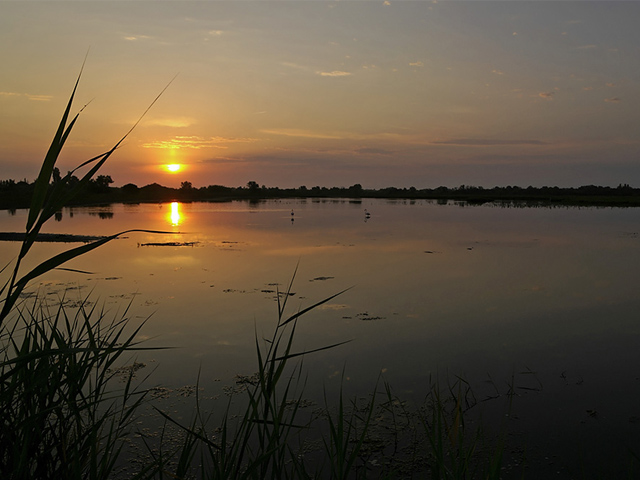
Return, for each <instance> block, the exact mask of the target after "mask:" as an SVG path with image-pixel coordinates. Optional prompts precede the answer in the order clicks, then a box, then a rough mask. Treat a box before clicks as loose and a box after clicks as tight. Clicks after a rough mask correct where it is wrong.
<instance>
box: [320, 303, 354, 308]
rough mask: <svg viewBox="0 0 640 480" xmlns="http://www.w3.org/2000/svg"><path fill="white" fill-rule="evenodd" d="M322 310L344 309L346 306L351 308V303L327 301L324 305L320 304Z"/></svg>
mask: <svg viewBox="0 0 640 480" xmlns="http://www.w3.org/2000/svg"><path fill="white" fill-rule="evenodd" d="M318 308H319V309H320V310H344V309H345V308H350V307H349V305H344V304H338V303H326V304H324V305H320V306H319V307H318Z"/></svg>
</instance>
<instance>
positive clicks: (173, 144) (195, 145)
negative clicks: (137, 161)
mask: <svg viewBox="0 0 640 480" xmlns="http://www.w3.org/2000/svg"><path fill="white" fill-rule="evenodd" d="M255 141H257V139H255V138H233V137H229V138H226V137H207V138H203V137H198V136H195V135H191V136H186V135H179V136H175V137H173V138H172V139H171V140H157V141H154V142H149V143H145V144H143V145H142V147H143V148H162V149H172V150H178V149H183V148H189V149H192V150H199V149H201V148H229V147H226V146H222V145H221V144H225V143H251V142H255Z"/></svg>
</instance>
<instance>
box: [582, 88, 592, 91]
mask: <svg viewBox="0 0 640 480" xmlns="http://www.w3.org/2000/svg"><path fill="white" fill-rule="evenodd" d="M582 90H584V91H585V92H588V91H589V90H593V87H582Z"/></svg>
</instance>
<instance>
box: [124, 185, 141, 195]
mask: <svg viewBox="0 0 640 480" xmlns="http://www.w3.org/2000/svg"><path fill="white" fill-rule="evenodd" d="M120 189H121V190H122V193H124V194H125V195H135V194H137V193H138V192H139V191H140V189H139V188H138V186H137V185H136V184H135V183H127V184H126V185H123V186H122V187H121V188H120Z"/></svg>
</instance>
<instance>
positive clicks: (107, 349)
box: [0, 64, 164, 480]
mask: <svg viewBox="0 0 640 480" xmlns="http://www.w3.org/2000/svg"><path fill="white" fill-rule="evenodd" d="M83 68H84V64H83ZM81 75H82V69H81V71H80V73H79V74H78V77H77V79H76V83H75V85H74V88H73V91H72V93H71V96H70V98H69V101H68V102H67V106H66V108H65V111H64V114H63V116H62V119H61V120H60V123H59V125H58V128H57V130H56V133H55V135H54V138H53V140H52V142H51V145H50V147H49V149H48V151H47V153H46V155H45V158H44V160H43V162H42V165H41V168H40V173H39V175H38V178H37V180H36V182H35V189H34V193H33V197H32V202H31V207H30V208H29V211H28V218H27V223H26V225H25V236H24V240H23V242H22V244H21V247H20V251H19V253H18V255H17V257H16V259H15V261H14V262H13V266H11V264H8V265H5V266H4V267H3V268H2V270H0V274H3V275H6V276H7V278H6V279H5V280H4V281H3V283H2V286H1V287H0V297H1V298H0V303H1V304H2V308H1V310H0V445H1V446H2V448H0V476H1V477H2V478H3V479H4V478H7V479H52V478H64V479H76V478H78V479H79V478H87V479H96V480H97V479H107V478H110V476H111V474H112V472H113V469H114V466H115V465H116V461H117V459H118V457H119V455H120V453H121V449H122V444H121V440H122V438H123V437H124V436H125V435H126V434H127V433H128V432H129V427H130V421H131V418H132V415H133V412H135V410H136V408H137V407H138V406H139V405H140V402H141V401H142V398H143V397H144V395H143V393H144V392H137V391H135V390H134V389H132V384H131V377H129V379H128V380H127V382H126V384H125V386H124V388H122V389H118V390H115V391H114V390H112V389H111V387H110V386H109V385H110V383H111V382H110V379H111V378H112V377H113V373H112V372H113V370H112V367H113V365H114V363H115V362H116V361H118V360H119V359H121V357H122V356H123V354H125V353H126V352H130V351H132V350H136V349H140V347H139V346H137V344H136V342H135V341H134V338H135V335H136V334H137V332H138V330H139V328H140V327H138V329H135V330H134V331H133V333H131V334H125V333H124V332H125V327H126V326H127V324H128V319H127V318H126V311H125V313H124V314H123V315H122V316H121V317H120V318H117V319H113V320H112V321H111V322H109V321H108V319H107V318H106V316H105V312H104V311H102V310H96V308H95V307H89V306H88V304H87V303H83V304H82V305H81V306H80V307H79V308H78V309H77V311H76V312H75V313H73V314H70V313H69V310H68V309H66V308H65V307H64V302H63V300H62V299H61V300H60V304H59V306H58V308H57V309H56V310H55V312H51V311H50V310H49V308H48V307H47V306H46V305H45V304H44V303H43V302H41V301H39V300H38V299H36V300H35V301H33V302H32V303H31V304H29V303H26V302H24V301H23V300H22V294H23V292H24V290H25V288H26V287H27V286H28V285H29V284H30V283H31V282H33V280H35V279H37V278H38V277H40V276H41V275H44V274H46V273H47V272H50V271H51V270H54V269H56V268H61V266H62V265H63V264H64V263H66V262H68V261H69V260H72V259H74V258H77V257H80V256H81V255H84V254H86V253H89V252H90V251H92V250H94V249H96V248H98V247H100V246H102V245H104V244H105V243H107V242H109V241H111V240H113V239H115V238H117V237H118V236H120V235H122V234H123V233H126V232H120V233H117V234H114V235H111V236H109V237H106V238H104V239H101V240H98V241H95V242H93V243H89V244H86V245H82V246H79V247H76V248H72V249H69V250H67V251H65V252H62V253H60V254H58V255H55V256H53V257H51V258H49V259H47V260H45V261H44V262H42V263H40V264H38V265H36V266H35V267H34V268H32V269H31V270H29V271H27V272H26V273H23V272H22V266H23V263H24V261H25V259H27V256H28V254H29V252H30V250H31V248H32V246H33V244H34V243H35V242H36V240H37V238H38V235H39V234H40V232H41V230H42V229H43V227H44V226H45V224H46V223H47V222H48V221H49V220H50V219H51V217H52V216H54V214H55V213H56V212H57V211H59V210H60V209H61V208H62V207H63V206H65V205H66V204H67V203H68V202H69V201H70V200H72V199H73V198H74V197H75V196H76V195H77V194H78V193H79V192H80V191H81V190H82V189H83V188H84V187H85V186H86V185H87V184H88V183H89V181H90V180H91V178H92V177H93V176H94V175H95V174H96V173H97V172H98V170H99V169H100V168H101V167H102V166H103V165H104V163H105V162H106V161H107V159H108V158H109V157H110V156H111V155H112V154H113V153H114V152H115V150H116V149H117V148H118V147H119V146H120V144H121V143H122V142H123V141H124V139H125V138H126V137H127V136H128V135H129V134H130V133H131V131H132V130H133V128H135V126H136V125H137V123H138V122H139V121H140V120H138V122H136V124H134V125H133V127H131V129H130V130H129V131H128V132H127V133H126V134H125V135H124V136H123V137H122V138H121V139H120V140H119V141H118V142H116V144H115V145H114V146H113V147H112V148H110V149H109V150H108V151H106V152H104V153H102V154H100V155H97V156H96V157H93V158H91V159H89V160H87V161H85V162H83V163H82V164H80V165H79V166H78V167H77V168H75V169H74V170H73V171H71V172H69V173H68V174H67V175H66V176H65V177H64V178H62V179H61V181H59V182H55V183H54V184H53V185H50V181H51V178H52V175H53V171H54V168H55V165H56V162H57V160H58V158H59V156H60V153H61V151H62V148H63V146H64V145H65V143H66V141H67V139H68V137H69V135H70V133H71V131H72V129H73V127H74V125H75V123H76V121H77V119H78V116H79V115H80V112H81V111H82V110H80V112H78V113H77V114H76V115H75V116H74V117H73V118H72V119H70V111H71V108H72V104H73V100H74V97H75V95H76V91H77V88H78V85H79V82H80V78H81ZM163 92H164V90H163ZM161 94H162V92H161ZM161 94H160V95H161ZM160 95H158V97H156V99H155V100H154V101H153V102H152V103H151V105H153V104H154V103H155V102H156V101H157V100H158V98H159V97H160ZM151 105H150V106H149V108H151ZM147 111H148V109H147ZM144 114H146V111H145V112H144ZM144 114H143V116H144ZM141 118H142V117H140V119H141ZM83 167H87V172H86V173H85V174H84V175H83V176H82V178H81V179H80V180H79V182H77V183H76V184H74V183H72V182H71V181H70V180H71V177H72V175H73V174H74V173H75V172H77V171H78V169H81V168H83ZM129 231H135V230H129ZM143 231H146V230H143Z"/></svg>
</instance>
